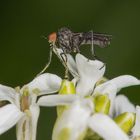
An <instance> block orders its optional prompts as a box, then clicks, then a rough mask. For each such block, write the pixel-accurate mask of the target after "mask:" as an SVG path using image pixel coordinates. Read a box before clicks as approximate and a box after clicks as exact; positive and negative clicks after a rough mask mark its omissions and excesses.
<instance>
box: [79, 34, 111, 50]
mask: <svg viewBox="0 0 140 140" xmlns="http://www.w3.org/2000/svg"><path fill="white" fill-rule="evenodd" d="M111 39H112V35H107V34H101V33H94V32H87V33H83V40H82V42H81V45H84V44H90V45H91V44H92V42H93V44H94V45H98V46H99V47H101V48H104V47H106V46H107V45H109V44H110V41H111Z"/></svg>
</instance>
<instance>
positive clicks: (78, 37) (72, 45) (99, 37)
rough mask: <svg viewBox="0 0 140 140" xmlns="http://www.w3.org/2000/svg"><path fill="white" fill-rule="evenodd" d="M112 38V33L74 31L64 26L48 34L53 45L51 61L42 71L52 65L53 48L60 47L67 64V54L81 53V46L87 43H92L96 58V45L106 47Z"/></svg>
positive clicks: (64, 61)
mask: <svg viewBox="0 0 140 140" xmlns="http://www.w3.org/2000/svg"><path fill="white" fill-rule="evenodd" d="M111 38H112V35H107V34H102V33H95V32H93V31H89V32H72V31H71V30H70V29H69V28H67V27H62V28H60V29H59V30H58V32H53V33H51V34H50V35H49V36H48V40H49V43H50V46H51V47H50V57H49V62H48V64H47V65H46V66H45V68H44V69H43V70H42V71H41V72H40V73H43V72H44V71H45V70H46V69H47V67H48V66H49V65H50V62H51V57H52V51H53V49H57V48H60V49H61V50H62V53H61V54H60V56H61V59H62V61H63V64H64V65H66V63H67V56H66V54H70V53H72V52H74V53H80V47H81V46H82V45H86V44H89V45H91V52H92V55H93V58H94V59H96V58H97V57H96V55H95V52H94V45H97V46H99V47H100V48H105V47H106V46H107V45H109V44H110V41H111ZM45 39H46V37H45ZM64 57H65V58H64ZM65 67H67V66H65Z"/></svg>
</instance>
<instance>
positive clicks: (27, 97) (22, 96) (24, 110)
mask: <svg viewBox="0 0 140 140" xmlns="http://www.w3.org/2000/svg"><path fill="white" fill-rule="evenodd" d="M61 81H62V80H61V78H60V77H58V76H56V75H53V74H49V73H47V74H42V75H40V76H39V77H37V78H35V79H34V80H33V81H32V82H30V83H29V84H27V85H25V86H24V87H22V88H21V89H16V90H15V89H13V88H10V87H7V86H3V85H0V101H9V104H7V105H5V106H3V107H1V108H0V134H2V133H4V132H5V131H7V130H8V129H10V128H11V127H13V126H14V125H15V124H17V140H35V139H36V129H37V121H38V117H39V111H40V109H39V103H38V102H37V101H36V100H37V97H38V96H40V95H45V94H51V93H54V92H57V91H58V90H59V88H60V85H61ZM51 96H52V97H54V98H53V99H52V97H51ZM57 96H58V95H49V96H48V97H47V98H46V100H45V101H46V102H48V106H50V105H55V104H57V105H58V104H59V102H63V103H65V96H63V97H62V98H61V100H59V97H61V96H60V95H59V97H58V98H56V97H57ZM41 98H42V99H44V98H45V96H42V97H41ZM74 99H75V98H74ZM63 100H64V101H63ZM66 104H68V103H66Z"/></svg>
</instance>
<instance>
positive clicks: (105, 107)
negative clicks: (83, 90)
mask: <svg viewBox="0 0 140 140" xmlns="http://www.w3.org/2000/svg"><path fill="white" fill-rule="evenodd" d="M94 104H95V112H98V113H104V114H108V113H109V109H110V100H109V98H108V96H107V95H97V96H96V97H95V98H94Z"/></svg>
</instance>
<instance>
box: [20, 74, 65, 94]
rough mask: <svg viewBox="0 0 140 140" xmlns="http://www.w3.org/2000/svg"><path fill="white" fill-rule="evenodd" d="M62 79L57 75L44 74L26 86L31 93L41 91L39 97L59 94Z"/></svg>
mask: <svg viewBox="0 0 140 140" xmlns="http://www.w3.org/2000/svg"><path fill="white" fill-rule="evenodd" d="M61 81H62V79H61V78H60V77H58V76H57V75H55V74H50V73H44V74H42V75H40V76H38V77H36V78H35V79H34V80H33V81H32V82H30V83H29V84H27V85H25V86H24V87H23V88H22V90H23V89H24V88H25V87H28V88H29V90H30V93H32V92H34V91H35V90H38V91H40V92H39V95H42V94H48V93H54V92H57V91H58V90H59V88H60V85H61Z"/></svg>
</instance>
